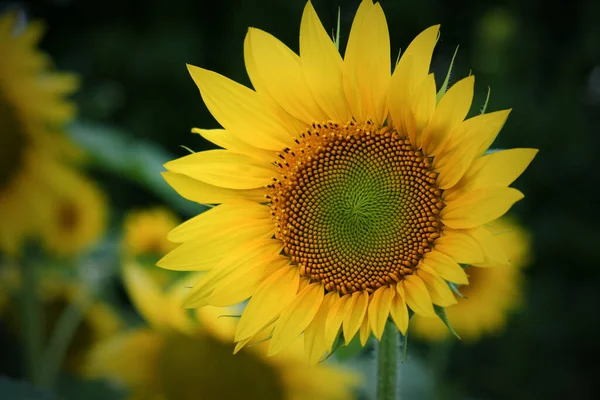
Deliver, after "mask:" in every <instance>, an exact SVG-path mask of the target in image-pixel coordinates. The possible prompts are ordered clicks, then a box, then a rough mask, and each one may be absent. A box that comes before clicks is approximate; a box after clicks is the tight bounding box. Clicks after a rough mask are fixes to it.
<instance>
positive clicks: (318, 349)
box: [304, 292, 341, 364]
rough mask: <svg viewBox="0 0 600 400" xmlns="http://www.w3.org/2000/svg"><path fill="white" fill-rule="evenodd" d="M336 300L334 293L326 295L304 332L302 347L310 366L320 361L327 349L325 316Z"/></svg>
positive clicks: (337, 296) (336, 295)
mask: <svg viewBox="0 0 600 400" xmlns="http://www.w3.org/2000/svg"><path fill="white" fill-rule="evenodd" d="M337 299H339V295H338V294H337V293H336V292H329V293H327V294H326V295H325V297H324V298H323V302H322V303H321V306H320V307H319V311H317V314H316V315H315V318H314V319H313V320H312V322H311V323H310V324H309V325H308V327H307V328H306V329H305V330H304V346H305V348H306V353H307V354H308V361H309V362H310V363H311V364H314V363H316V362H318V361H320V360H321V358H323V355H324V354H325V352H326V351H327V349H328V346H327V341H326V339H325V335H326V332H325V329H326V323H327V315H328V314H329V311H330V310H331V307H332V306H333V304H335V303H337V302H338V301H337ZM340 323H341V321H340ZM338 329H339V326H338Z"/></svg>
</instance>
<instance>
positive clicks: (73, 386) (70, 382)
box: [58, 376, 125, 400]
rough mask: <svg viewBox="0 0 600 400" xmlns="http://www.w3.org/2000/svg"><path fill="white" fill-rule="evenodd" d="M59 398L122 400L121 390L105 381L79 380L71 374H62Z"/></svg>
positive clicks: (70, 399)
mask: <svg viewBox="0 0 600 400" xmlns="http://www.w3.org/2000/svg"><path fill="white" fill-rule="evenodd" d="M58 386H59V389H60V393H61V398H62V399H64V400H80V399H85V400H122V399H125V393H124V391H123V390H120V389H118V388H117V387H115V386H114V385H109V384H108V383H107V382H104V381H100V380H95V381H90V380H81V379H78V378H75V377H71V376H63V377H62V378H61V379H60V381H59V384H58Z"/></svg>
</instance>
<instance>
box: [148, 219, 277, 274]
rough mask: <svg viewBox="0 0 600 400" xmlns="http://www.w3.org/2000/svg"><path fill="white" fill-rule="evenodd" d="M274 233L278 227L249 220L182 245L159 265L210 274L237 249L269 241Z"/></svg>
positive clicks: (222, 228)
mask: <svg viewBox="0 0 600 400" xmlns="http://www.w3.org/2000/svg"><path fill="white" fill-rule="evenodd" d="M274 232H275V226H274V224H273V222H272V221H269V220H248V221H246V222H243V223H240V224H238V225H236V226H227V227H221V228H220V229H218V230H215V231H214V232H213V233H212V234H211V235H208V236H200V237H196V238H195V239H194V240H192V241H189V242H186V243H183V244H181V245H179V247H177V248H176V249H174V250H172V251H171V252H170V253H169V254H167V255H166V256H164V257H163V258H162V259H161V260H160V261H158V263H157V264H156V265H158V266H159V267H161V268H165V269H171V270H175V271H207V270H210V269H212V268H214V267H215V265H216V264H217V263H218V262H219V261H221V259H223V257H225V256H226V255H228V254H229V253H231V252H232V251H235V249H236V248H238V247H240V246H242V245H244V244H246V243H248V242H252V241H254V240H257V239H267V238H270V237H271V236H272V235H273V233H274Z"/></svg>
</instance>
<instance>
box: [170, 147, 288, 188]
mask: <svg viewBox="0 0 600 400" xmlns="http://www.w3.org/2000/svg"><path fill="white" fill-rule="evenodd" d="M165 168H166V169H167V170H169V171H171V172H176V173H179V174H184V175H187V176H189V177H190V178H194V179H197V180H199V181H202V182H205V183H208V184H209V185H214V186H220V187H224V188H227V189H254V188H259V187H264V186H266V185H268V184H269V183H270V182H271V181H272V180H273V177H274V176H275V174H277V171H276V170H275V168H274V167H271V166H270V164H269V163H268V162H266V161H264V162H261V161H259V160H256V159H255V158H252V157H249V156H246V155H243V154H239V153H233V152H231V151H228V150H207V151H201V152H198V153H194V154H190V155H188V156H185V157H181V158H179V159H177V160H174V161H170V162H168V163H166V164H165Z"/></svg>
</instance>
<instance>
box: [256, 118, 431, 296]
mask: <svg viewBox="0 0 600 400" xmlns="http://www.w3.org/2000/svg"><path fill="white" fill-rule="evenodd" d="M296 143H297V145H296V146H294V148H292V149H286V150H285V151H284V152H283V153H281V154H280V160H278V161H277V165H278V166H279V167H280V170H281V174H280V176H279V177H278V178H275V179H274V182H273V184H272V185H269V187H268V190H267V192H268V194H267V196H268V198H269V200H270V202H271V209H272V215H273V217H274V219H275V222H276V224H277V228H278V229H277V233H276V237H277V238H278V239H280V240H282V242H283V244H284V251H285V253H286V254H287V255H288V256H289V257H290V258H291V259H292V261H294V262H295V263H296V264H297V265H298V267H299V270H300V273H301V275H303V276H305V277H308V278H310V280H311V281H319V282H322V283H323V284H324V286H325V289H326V290H327V291H338V292H341V293H351V292H355V291H363V290H367V291H368V292H372V291H374V290H376V289H377V288H379V287H381V286H384V285H392V284H395V283H397V282H399V281H400V280H401V279H403V277H404V276H406V275H410V274H412V273H413V272H414V271H415V269H416V267H417V264H418V263H419V261H420V259H421V258H422V256H423V254H425V253H426V252H429V251H431V247H432V244H433V241H434V240H435V239H436V238H437V237H439V236H440V234H439V232H440V228H441V223H440V219H439V213H440V210H441V208H442V201H441V194H442V191H441V190H440V189H439V188H438V187H437V186H436V180H437V174H436V173H435V172H434V171H433V169H432V164H431V159H429V158H427V157H424V156H423V153H422V152H421V151H420V150H415V149H414V148H413V147H412V146H411V144H410V141H409V140H408V139H405V138H402V137H400V136H399V135H398V133H397V132H395V131H390V130H389V129H388V128H383V129H376V128H375V126H373V125H372V124H371V123H367V124H364V125H357V124H355V123H352V122H351V123H348V124H346V125H343V126H342V125H339V124H335V123H328V124H325V125H321V124H314V125H313V128H312V129H310V130H308V131H306V132H304V133H303V134H302V135H301V137H300V138H299V139H298V140H296Z"/></svg>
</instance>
